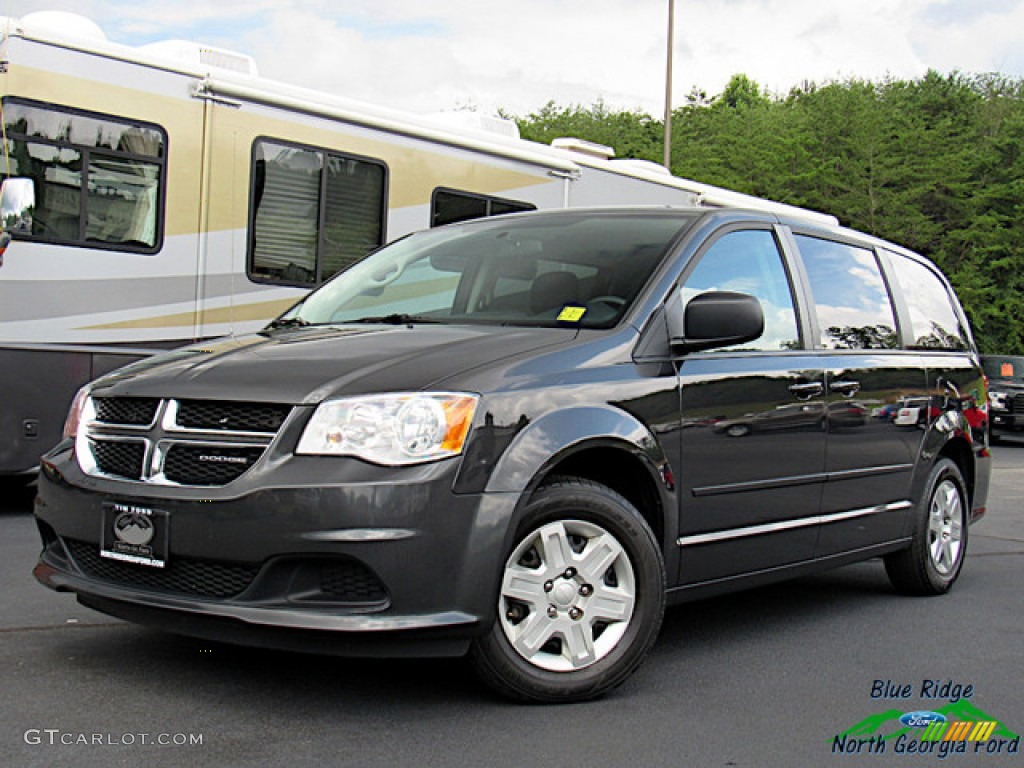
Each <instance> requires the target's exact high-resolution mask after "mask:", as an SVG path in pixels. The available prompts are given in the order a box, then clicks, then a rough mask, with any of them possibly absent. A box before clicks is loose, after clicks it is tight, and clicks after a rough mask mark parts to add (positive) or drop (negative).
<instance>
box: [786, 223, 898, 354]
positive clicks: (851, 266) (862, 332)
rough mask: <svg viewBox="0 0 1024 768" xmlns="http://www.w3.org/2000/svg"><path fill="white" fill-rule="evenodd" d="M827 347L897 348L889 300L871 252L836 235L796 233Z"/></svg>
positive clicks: (822, 342)
mask: <svg viewBox="0 0 1024 768" xmlns="http://www.w3.org/2000/svg"><path fill="white" fill-rule="evenodd" d="M796 241H797V244H798V245H799V247H800V253H801V255H802V256H803V261H804V267H805V268H806V270H807V276H808V279H809V280H810V283H811V291H812V293H813V294H814V304H815V308H816V310H817V313H818V324H819V326H820V328H821V345H822V346H823V347H824V348H825V349H896V348H898V347H899V336H898V334H897V333H896V321H895V318H894V315H893V308H892V302H891V301H890V299H889V291H888V290H887V289H886V286H885V280H884V279H883V278H882V271H881V269H880V268H879V266H878V260H877V259H876V258H875V254H874V252H873V251H871V250H870V249H868V248H858V247H856V246H853V245H847V244H846V243H839V242H835V241H834V240H823V239H822V238H818V237H810V236H808V235H797V236H796Z"/></svg>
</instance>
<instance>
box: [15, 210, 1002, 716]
mask: <svg viewBox="0 0 1024 768" xmlns="http://www.w3.org/2000/svg"><path fill="white" fill-rule="evenodd" d="M911 410H913V413H912V414H911V413H910V411H911ZM904 411H906V412H907V413H906V414H904V417H903V418H902V419H898V418H894V417H893V414H894V413H896V412H900V413H902V412H904ZM987 419H988V399H987V394H986V391H985V383H984V376H983V374H982V371H981V368H980V367H979V361H978V357H977V355H976V351H975V348H974V345H973V342H972V340H971V336H970V333H969V331H968V327H967V323H966V321H965V319H964V315H963V312H962V311H961V309H960V307H959V305H958V304H957V301H956V299H955V298H954V296H953V293H952V291H951V290H950V287H949V285H948V284H947V282H946V281H945V280H944V279H943V277H942V276H941V275H940V274H939V273H938V272H937V271H936V269H935V268H934V267H933V266H932V265H931V264H930V263H929V262H928V261H926V260H924V259H922V258H921V257H919V256H916V255H914V254H913V253H909V252H907V251H905V250H903V249H901V248H898V247H896V246H894V245H891V244H889V243H885V242H882V241H879V240H876V239H873V238H869V237H866V236H863V235H860V234H857V233H855V232H851V231H848V230H845V229H840V228H828V227H823V226H821V225H815V224H809V223H807V222H805V221H803V220H801V219H798V218H794V219H785V218H779V217H776V216H774V215H771V214H767V213H762V212H756V211H741V210H711V209H696V208H695V209H670V208H658V209H653V208H652V209H609V210H573V211H560V212H549V213H532V214H523V215H510V216H504V217H497V218H493V219H488V220H482V221H475V222H469V223H464V224H458V225H453V226H449V227H443V228H439V229H434V230H431V231H428V232H423V233H420V234H416V235H413V236H410V237H407V238H405V239H403V240H400V241H398V242H396V243H394V244H392V245H389V246H387V247H385V248H383V249H382V250H380V251H378V252H376V253H375V254H373V255H371V256H369V257H368V258H366V259H365V260H364V261H362V262H361V263H359V264H357V265H355V266H353V267H352V268H350V269H349V270H348V271H346V272H344V273H343V274H341V275H340V276H338V277H337V278H335V279H334V280H332V281H330V282H329V283H327V284H326V285H324V286H323V287H321V288H320V289H319V290H317V291H314V292H313V293H311V294H310V295H309V296H308V297H307V298H306V299H305V300H303V301H302V302H300V303H299V304H298V305H296V306H295V307H294V308H293V309H291V310H290V311H289V312H287V313H286V314H285V315H283V316H282V317H281V318H279V319H278V320H276V321H274V322H273V323H271V324H270V325H269V326H267V327H266V328H265V329H264V330H263V331H261V332H259V333H256V334H254V335H251V336H247V337H242V338H229V339H223V340H219V341H213V342H210V343H206V344H201V345H198V346H193V347H191V348H187V349H184V350H179V351H175V352H171V353H169V354H166V355H163V356H161V357H157V358H153V359H151V360H148V361H145V362H142V363H139V364H135V365H132V366H129V367H127V368H124V369H122V370H120V371H117V372H115V373H112V374H110V375H107V376H105V377H103V378H101V379H99V380H98V381H96V382H94V383H92V384H91V385H89V386H88V387H86V388H85V389H84V390H83V391H82V392H81V393H80V394H79V396H78V397H77V399H76V401H75V404H74V406H73V409H72V413H71V414H70V416H69V418H68V423H67V430H66V432H67V439H66V440H64V441H63V442H62V443H61V444H60V445H59V446H57V447H56V448H55V449H54V450H53V451H52V452H51V453H49V454H48V455H47V456H46V457H45V458H44V461H43V464H42V473H41V477H40V481H39V498H38V502H37V507H36V514H37V517H38V523H39V531H40V533H41V535H42V540H43V552H42V555H41V557H40V560H39V564H38V565H37V566H36V569H35V575H36V577H37V578H38V579H39V580H40V581H41V582H42V583H43V584H46V585H47V586H49V587H52V588H53V589H57V590H63V591H71V592H74V593H75V594H76V595H77V597H78V599H79V600H80V601H81V602H82V603H83V604H85V605H87V606H90V607H92V608H95V609H97V610H99V611H103V612H105V613H109V614H112V615H114V616H120V617H123V618H126V619H128V620H132V621H138V622H144V623H148V624H154V625H157V626H162V627H164V628H166V629H168V630H170V631H173V632H180V633H185V634H193V635H196V636H200V637H207V638H215V639H220V640H226V641H234V642H239V643H250V644H257V645H265V646H274V647H284V648H294V649H302V650H312V651H317V652H330V653H341V654H352V655H393V654H418V655H439V654H448V655H459V654H464V653H467V652H468V654H469V655H470V657H471V659H472V663H473V664H474V666H475V667H476V668H477V670H478V671H479V672H480V673H481V675H482V676H483V678H484V679H485V680H486V681H487V682H488V683H489V684H490V685H492V686H493V687H494V688H496V689H497V690H498V691H500V692H502V693H504V694H507V695H510V696H512V697H515V698H519V699H526V700H535V701H571V700H580V699H586V698H590V697H593V696H597V695H599V694H601V693H603V692H605V691H608V690H609V689H611V688H613V687H614V686H616V685H618V684H619V683H621V682H622V681H623V680H624V679H625V678H626V677H627V676H628V675H629V674H630V673H631V672H633V671H634V670H635V669H636V668H637V666H638V665H639V664H640V663H641V661H642V659H643V658H644V656H645V655H646V654H647V652H648V651H649V650H650V648H651V646H652V644H653V643H654V642H655V638H656V636H657V634H658V629H659V625H660V623H661V619H662V614H663V610H664V606H665V604H666V601H667V602H669V603H676V602H680V601H683V600H687V599H691V598H695V597H699V596H707V595H711V594H715V593H720V592H724V591H726V590H733V589H737V588H741V587H746V586H752V585H756V584H763V583H766V582H769V581H774V580H777V579H782V578H787V577H791V576H795V575H798V574H803V573H807V572H809V571H815V570H821V569H825V568H831V567H835V566H839V565H842V564H844V563H850V562H853V561H857V560H864V559H866V558H871V557H875V556H881V557H882V559H883V561H884V563H885V568H886V571H887V572H888V574H889V576H890V577H891V580H892V582H893V584H894V586H895V588H896V589H898V590H900V591H903V592H909V593H914V594H921V595H930V594H938V593H942V592H945V591H946V590H948V589H949V588H950V586H951V585H952V584H953V582H954V581H955V580H956V578H957V575H958V574H959V572H960V569H961V567H962V566H963V562H964V554H965V551H966V545H967V531H968V524H969V523H971V522H973V521H974V520H975V519H977V518H979V517H980V516H981V515H982V514H984V510H985V500H986V495H987V490H988V484H989V472H990V460H989V452H988V448H987V432H988V424H987Z"/></svg>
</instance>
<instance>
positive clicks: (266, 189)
mask: <svg viewBox="0 0 1024 768" xmlns="http://www.w3.org/2000/svg"><path fill="white" fill-rule="evenodd" d="M386 182H387V169H386V167H385V166H384V164H383V163H381V162H379V161H376V160H367V159H363V158H355V157H349V156H345V155H340V154H336V153H333V152H329V151H327V150H323V149H319V148H311V147H300V146H296V145H292V144H285V143H282V142H276V141H270V140H265V139H260V140H257V141H256V142H255V144H254V145H253V164H252V209H251V210H252V216H251V222H250V227H249V274H250V276H251V277H253V278H254V279H256V280H268V281H273V282H283V283H292V284H299V285H313V284H316V283H319V282H322V281H323V280H326V279H327V278H329V277H331V276H332V275H334V274H335V273H337V272H339V271H341V270H342V269H344V268H346V267H348V266H350V265H351V264H353V263H355V262H356V261H358V260H359V259H361V258H362V257H363V256H365V255H366V254H367V253H369V252H370V251H372V250H374V249H375V248H377V247H379V246H380V245H381V244H382V243H383V242H384V212H385V196H386V191H387V187H386Z"/></svg>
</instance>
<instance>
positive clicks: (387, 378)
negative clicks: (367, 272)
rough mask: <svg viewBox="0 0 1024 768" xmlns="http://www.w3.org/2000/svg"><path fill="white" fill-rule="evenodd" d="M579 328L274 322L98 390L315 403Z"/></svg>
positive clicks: (163, 359) (415, 379)
mask: <svg viewBox="0 0 1024 768" xmlns="http://www.w3.org/2000/svg"><path fill="white" fill-rule="evenodd" d="M576 335H577V333H576V331H575V330H574V329H560V328H504V327H499V326H450V325H413V326H406V325H400V326H387V327H381V326H370V327H362V326H360V327H355V328H354V327H352V326H339V327H312V328H288V329H278V330H275V331H264V332H261V333H257V334H252V335H249V336H242V337H238V338H227V339H220V340H216V341H213V342H210V343H207V344H201V345H194V346H190V347H186V348H184V349H180V350H175V351H173V352H169V353H167V354H163V355H159V356H157V357H153V358H149V359H147V360H143V361H140V362H138V363H134V364H132V365H128V366H126V367H124V368H121V369H119V370H117V371H114V372H113V373H111V374H109V375H107V376H104V377H103V378H102V379H100V380H99V381H97V382H96V384H95V386H94V391H96V392H97V393H98V394H102V395H120V396H135V397H164V398H166V397H175V398H194V399H211V400H249V401H254V402H272V403H288V404H292V405H296V404H302V403H306V404H312V403H318V402H320V401H322V400H324V399H326V398H328V397H331V396H337V395H357V394H368V393H372V392H394V391H418V390H422V389H426V388H428V387H431V386H432V385H434V384H435V383H438V382H442V381H443V380H446V379H450V378H451V377H453V376H456V375H458V374H459V373H463V372H465V371H468V370H470V369H472V368H476V367H478V366H481V365H487V364H489V363H494V362H496V361H498V360H501V359H503V358H509V357H514V356H516V355H521V354H523V353H526V352H530V351H533V350H538V349H541V348H547V347H553V346H558V345H561V344H566V343H568V342H570V341H572V340H573V339H574V338H576Z"/></svg>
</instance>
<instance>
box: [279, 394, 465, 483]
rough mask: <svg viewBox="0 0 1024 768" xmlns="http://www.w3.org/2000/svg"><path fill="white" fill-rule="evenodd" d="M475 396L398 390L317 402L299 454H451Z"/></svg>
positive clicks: (411, 458) (390, 460) (396, 460)
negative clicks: (395, 392)
mask: <svg viewBox="0 0 1024 768" xmlns="http://www.w3.org/2000/svg"><path fill="white" fill-rule="evenodd" d="M478 399H479V398H478V396H477V395H467V394H460V393H453V392H430V393H415V392H413V393H408V394H405V393H401V394H392V395H372V396H366V397H350V398H344V399H340V400H328V401H327V402H325V403H321V404H320V405H319V407H317V409H316V411H315V412H314V413H313V418H311V419H310V420H309V424H307V425H306V429H305V431H304V432H303V433H302V438H301V439H300V440H299V445H298V448H296V449H295V452H296V453H298V454H305V455H314V456H357V457H358V458H361V459H365V460H366V461H370V462H373V463H375V464H386V465H390V466H395V465H399V464H419V463H421V462H425V461H433V460H435V459H442V458H445V457H447V456H456V455H458V454H459V453H461V452H462V447H463V445H464V444H465V442H466V437H467V436H468V435H469V427H470V425H471V424H472V423H473V414H474V412H475V411H476V404H477V400H478Z"/></svg>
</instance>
